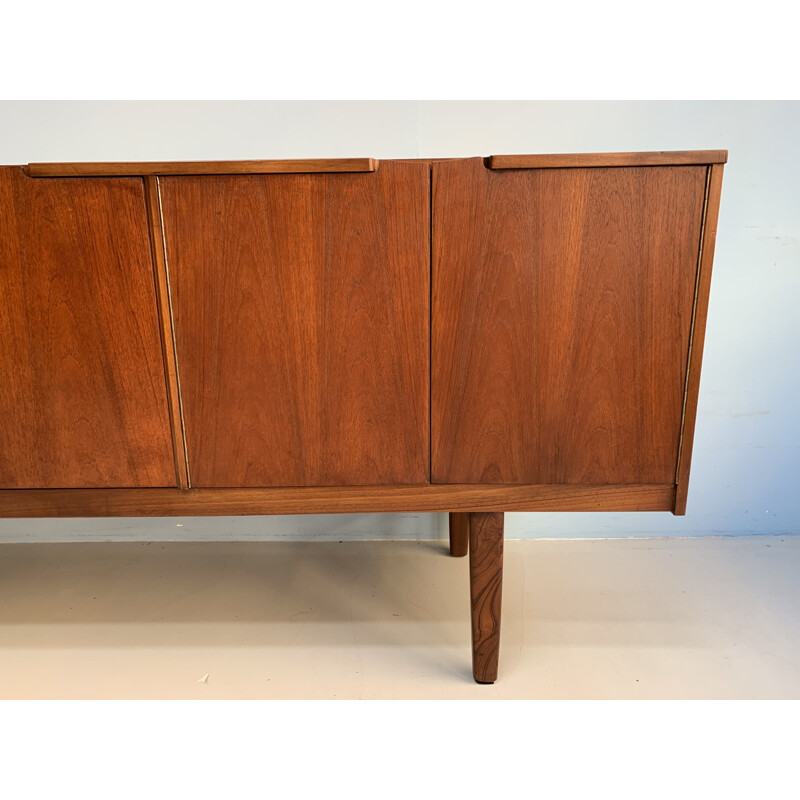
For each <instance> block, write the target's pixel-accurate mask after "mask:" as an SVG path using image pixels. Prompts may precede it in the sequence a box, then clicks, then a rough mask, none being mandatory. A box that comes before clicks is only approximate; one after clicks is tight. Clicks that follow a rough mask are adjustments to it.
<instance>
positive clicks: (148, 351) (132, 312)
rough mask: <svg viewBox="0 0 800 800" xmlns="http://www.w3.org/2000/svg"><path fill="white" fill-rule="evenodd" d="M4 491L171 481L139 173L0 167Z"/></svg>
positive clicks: (0, 475) (0, 476)
mask: <svg viewBox="0 0 800 800" xmlns="http://www.w3.org/2000/svg"><path fill="white" fill-rule="evenodd" d="M0 343H1V344H0V488H4V489H9V488H10V489H28V488H87V487H126V486H128V487H129V486H174V485H175V484H176V479H175V468H174V463H173V451H172V439H171V435H170V426H169V414H168V409H167V399H166V387H165V378H164V369H163V365H162V360H161V341H160V337H159V325H158V317H157V311H156V300H155V288H154V282H153V267H152V261H151V253H150V243H149V238H148V229H147V217H146V214H145V201H144V190H143V185H142V181H141V179H139V178H30V177H28V176H26V175H25V173H24V172H23V171H22V169H21V168H19V167H4V168H0Z"/></svg>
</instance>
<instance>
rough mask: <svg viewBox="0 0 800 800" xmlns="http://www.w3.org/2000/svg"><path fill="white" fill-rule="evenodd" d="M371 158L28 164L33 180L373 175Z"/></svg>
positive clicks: (373, 163)
mask: <svg viewBox="0 0 800 800" xmlns="http://www.w3.org/2000/svg"><path fill="white" fill-rule="evenodd" d="M377 168H378V161H377V159H374V158H303V159H275V160H271V161H263V160H262V161H116V162H114V161H106V162H95V163H90V162H85V163H79V162H76V163H67V164H28V166H27V167H25V171H26V172H27V173H28V175H30V176H31V177H34V178H54V177H55V178H65V177H76V176H83V177H89V176H106V177H108V176H123V175H135V176H145V175H252V174H268V173H298V172H375V170H376V169H377Z"/></svg>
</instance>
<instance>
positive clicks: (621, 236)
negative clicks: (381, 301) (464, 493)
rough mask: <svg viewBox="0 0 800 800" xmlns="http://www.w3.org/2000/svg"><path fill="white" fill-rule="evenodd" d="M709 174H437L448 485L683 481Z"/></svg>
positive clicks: (662, 170)
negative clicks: (681, 453)
mask: <svg viewBox="0 0 800 800" xmlns="http://www.w3.org/2000/svg"><path fill="white" fill-rule="evenodd" d="M706 172H707V168H706V167H705V166H674V167H673V166H669V167H666V166H665V167H613V168H581V169H578V168H571V169H570V168H565V169H512V170H504V171H494V170H491V169H488V168H487V167H485V166H484V163H483V161H482V160H481V159H469V160H462V161H450V162H443V163H439V164H436V165H435V166H434V172H433V243H432V246H433V312H432V313H433V327H432V331H433V333H432V360H433V371H432V374H433V384H432V409H431V412H432V475H433V480H434V481H435V482H442V483H523V484H554V483H569V484H582V483H583V484H610V483H616V484H626V483H652V484H673V483H674V482H675V472H676V464H677V458H678V450H679V441H680V436H681V422H682V412H683V403H684V389H685V382H686V367H687V354H688V351H689V337H690V331H691V324H692V307H693V297H694V292H695V283H696V280H695V278H696V273H697V265H698V249H699V244H700V234H701V225H702V217H703V203H704V191H705V185H706Z"/></svg>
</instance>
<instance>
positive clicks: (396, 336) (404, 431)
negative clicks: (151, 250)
mask: <svg viewBox="0 0 800 800" xmlns="http://www.w3.org/2000/svg"><path fill="white" fill-rule="evenodd" d="M160 183H161V194H162V204H163V211H164V220H165V228H166V239H167V254H168V261H169V266H170V273H171V280H172V292H173V295H172V296H173V310H174V316H175V328H176V341H177V347H178V359H179V363H180V370H181V388H182V399H183V409H184V421H185V425H186V435H187V444H188V451H189V469H190V473H191V477H192V485H193V486H197V487H226V486H227V487H247V486H252V487H254V486H314V485H327V486H330V485H342V484H355V485H360V484H415V483H424V482H427V481H428V479H429V472H430V467H429V294H430V283H429V195H428V189H429V168H428V166H427V165H425V164H413V163H386V164H383V165H382V166H381V169H380V170H378V171H377V172H375V173H372V174H365V175H272V176H252V175H251V176H238V177H235V178H232V177H198V178H164V179H161V181H160Z"/></svg>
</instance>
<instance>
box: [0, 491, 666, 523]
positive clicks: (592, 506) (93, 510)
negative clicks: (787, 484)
mask: <svg viewBox="0 0 800 800" xmlns="http://www.w3.org/2000/svg"><path fill="white" fill-rule="evenodd" d="M674 503H675V485H674V484H624V485H620V484H612V485H597V486H586V485H572V484H540V485H525V486H521V485H516V484H514V485H510V484H469V485H465V484H425V485H421V486H327V487H294V488H270V489H188V490H180V489H170V488H163V489H2V490H0V517H140V516H141V517H161V516H213V515H222V516H231V515H242V514H336V513H346V514H366V513H382V512H384V513H413V512H419V513H421V512H426V511H462V512H500V511H672V510H673V507H674Z"/></svg>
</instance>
